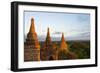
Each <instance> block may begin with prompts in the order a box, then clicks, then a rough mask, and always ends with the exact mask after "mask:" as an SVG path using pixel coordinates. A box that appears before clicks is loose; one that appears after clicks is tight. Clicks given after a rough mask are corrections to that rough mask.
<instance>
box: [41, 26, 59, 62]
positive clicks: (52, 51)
mask: <svg viewBox="0 0 100 73" xmlns="http://www.w3.org/2000/svg"><path fill="white" fill-rule="evenodd" d="M57 59H58V56H57V48H56V45H55V44H53V43H52V41H51V37H50V31H49V28H48V30H47V36H46V40H45V42H44V45H43V48H41V60H57Z"/></svg>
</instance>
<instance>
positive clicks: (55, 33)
mask: <svg viewBox="0 0 100 73" xmlns="http://www.w3.org/2000/svg"><path fill="white" fill-rule="evenodd" d="M53 34H62V32H54V33H53Z"/></svg>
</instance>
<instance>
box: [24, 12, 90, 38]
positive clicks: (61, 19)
mask: <svg viewBox="0 0 100 73" xmlns="http://www.w3.org/2000/svg"><path fill="white" fill-rule="evenodd" d="M32 17H33V18H34V20H35V30H36V33H37V35H38V37H41V38H42V37H45V36H46V34H47V28H48V27H49V28H50V35H51V37H54V38H58V37H61V33H62V32H63V33H64V36H65V38H67V39H68V38H69V39H72V40H75V39H76V40H78V39H79V40H80V39H83V40H85V39H86V40H88V39H89V38H90V14H86V13H85V14H83V13H60V12H36V11H24V25H25V30H24V31H25V32H24V34H25V35H26V34H27V33H28V31H29V28H30V25H31V22H30V20H31V18H32Z"/></svg>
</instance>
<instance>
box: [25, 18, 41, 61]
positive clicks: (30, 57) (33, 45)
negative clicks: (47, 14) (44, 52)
mask: <svg viewBox="0 0 100 73" xmlns="http://www.w3.org/2000/svg"><path fill="white" fill-rule="evenodd" d="M24 61H40V44H39V41H38V38H37V33H36V32H35V26H34V19H33V18H32V19H31V26H30V30H29V32H28V34H27V38H26V41H25V42H24Z"/></svg>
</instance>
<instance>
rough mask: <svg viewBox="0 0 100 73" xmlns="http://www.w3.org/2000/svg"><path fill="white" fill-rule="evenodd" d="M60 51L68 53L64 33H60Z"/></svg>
mask: <svg viewBox="0 0 100 73" xmlns="http://www.w3.org/2000/svg"><path fill="white" fill-rule="evenodd" d="M60 50H66V51H68V44H67V43H66V41H65V39H64V33H62V37H61V43H60Z"/></svg>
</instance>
